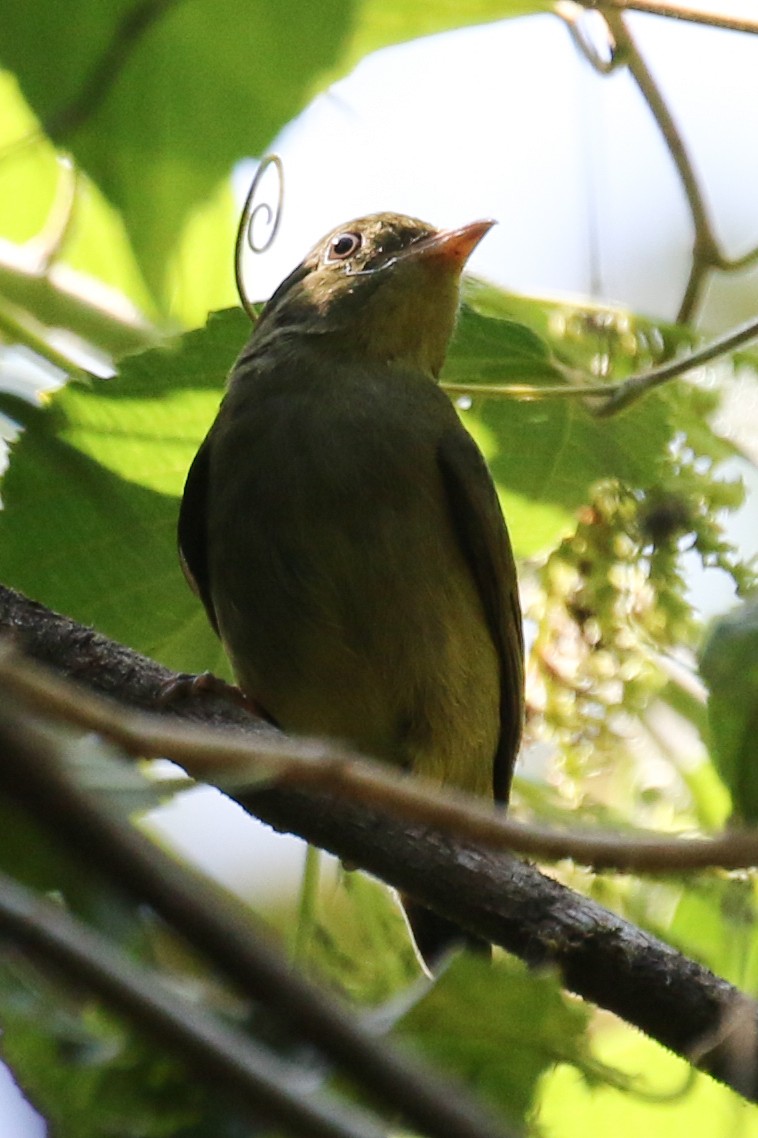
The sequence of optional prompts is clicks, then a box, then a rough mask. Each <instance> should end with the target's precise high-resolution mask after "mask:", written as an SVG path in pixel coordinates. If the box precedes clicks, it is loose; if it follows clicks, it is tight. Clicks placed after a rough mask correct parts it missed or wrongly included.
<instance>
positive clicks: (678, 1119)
mask: <svg viewBox="0 0 758 1138" xmlns="http://www.w3.org/2000/svg"><path fill="white" fill-rule="evenodd" d="M593 1050H594V1051H595V1052H596V1053H597V1054H598V1055H599V1058H600V1059H601V1060H602V1061H603V1062H605V1063H608V1064H612V1065H613V1066H615V1067H618V1068H620V1071H621V1072H622V1073H625V1074H626V1078H627V1079H628V1081H629V1085H630V1086H631V1087H632V1088H634V1089H632V1090H631V1091H630V1090H623V1089H618V1088H616V1087H614V1086H612V1085H610V1086H603V1085H598V1083H597V1082H596V1081H594V1080H593V1081H588V1080H586V1079H583V1078H582V1076H581V1074H580V1073H579V1072H578V1071H576V1070H575V1069H573V1068H571V1067H569V1066H561V1067H559V1068H558V1069H557V1070H556V1071H555V1072H554V1073H553V1074H551V1075H549V1076H548V1077H547V1078H546V1079H545V1080H544V1083H543V1085H542V1087H541V1089H540V1100H539V1108H538V1109H539V1121H540V1132H541V1133H543V1134H546V1135H550V1138H586V1136H587V1135H613V1138H639V1136H640V1135H663V1134H665V1135H666V1138H716V1136H717V1135H723V1136H724V1138H726V1136H727V1135H729V1136H730V1138H736V1136H737V1135H739V1136H740V1138H757V1136H758V1111H756V1109H755V1107H754V1106H751V1105H750V1104H748V1103H746V1102H745V1101H744V1099H741V1098H740V1097H739V1095H737V1094H735V1093H734V1092H733V1091H730V1090H728V1089H727V1088H726V1087H724V1086H721V1085H720V1084H719V1083H717V1082H716V1081H715V1080H714V1079H711V1078H709V1077H708V1076H707V1075H702V1074H693V1071H692V1068H691V1067H689V1066H688V1064H687V1063H686V1062H685V1060H683V1059H679V1058H678V1057H677V1056H676V1055H672V1054H671V1052H670V1051H667V1050H666V1048H665V1047H661V1046H660V1044H657V1043H654V1042H653V1041H652V1040H650V1039H647V1038H646V1037H645V1036H643V1035H641V1034H640V1033H639V1032H638V1031H637V1030H635V1029H633V1028H629V1027H624V1026H621V1025H618V1024H613V1025H612V1026H611V1027H608V1026H607V1024H603V1023H602V1021H601V1022H600V1023H598V1029H597V1030H596V1031H595V1033H594V1043H593Z"/></svg>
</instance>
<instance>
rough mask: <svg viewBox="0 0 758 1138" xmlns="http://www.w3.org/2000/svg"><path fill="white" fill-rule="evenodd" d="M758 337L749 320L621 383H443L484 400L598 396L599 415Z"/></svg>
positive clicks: (451, 391)
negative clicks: (682, 354)
mask: <svg viewBox="0 0 758 1138" xmlns="http://www.w3.org/2000/svg"><path fill="white" fill-rule="evenodd" d="M757 338H758V318H755V319H752V320H747V321H746V322H745V323H744V324H739V325H738V326H737V327H736V328H732V329H730V330H729V331H728V332H725V333H724V335H723V336H718V337H717V338H716V339H715V340H710V341H709V342H708V343H707V344H704V345H703V347H702V348H698V349H697V350H696V351H694V352H688V353H687V355H685V356H680V357H679V358H678V359H675V360H669V361H667V362H666V363H663V364H659V366H658V367H653V368H648V370H647V371H640V372H637V373H636V374H635V375H630V376H627V378H626V379H622V380H620V381H619V382H618V383H593V384H570V383H567V384H564V385H556V384H546V385H545V386H544V387H537V386H533V385H531V384H528V383H500V384H498V383H449V382H447V381H443V382H442V384H441V386H442V387H444V389H445V391H447V392H449V394H450V395H471V396H474V397H478V398H481V399H523V400H525V401H526V400H531V401H535V400H540V399H556V398H558V399H561V398H562V399H587V398H591V399H593V400H594V399H598V400H600V402H598V403H596V404H595V405H594V406H593V408H592V410H593V413H594V414H595V415H599V416H605V415H613V414H615V413H616V412H617V411H621V410H622V409H623V408H625V407H628V406H629V405H630V404H631V403H634V402H635V401H636V400H637V399H639V398H641V397H642V396H643V395H645V394H647V392H649V391H652V390H654V388H656V387H660V386H661V385H662V384H664V383H668V382H669V381H670V380H672V379H678V378H679V377H680V376H682V375H685V374H686V373H687V372H688V371H693V370H694V369H695V368H698V367H702V366H703V364H707V363H711V362H712V361H713V360H716V359H719V358H720V357H721V356H727V355H729V353H730V352H734V351H736V350H737V348H740V347H742V346H743V344H747V343H749V342H750V341H751V340H755V339H757Z"/></svg>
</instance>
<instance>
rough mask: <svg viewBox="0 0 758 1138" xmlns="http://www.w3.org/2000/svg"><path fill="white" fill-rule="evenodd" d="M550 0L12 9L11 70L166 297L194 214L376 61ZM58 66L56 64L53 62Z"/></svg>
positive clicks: (6, 17) (31, 5) (88, 4)
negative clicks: (371, 57) (331, 92)
mask: <svg viewBox="0 0 758 1138" xmlns="http://www.w3.org/2000/svg"><path fill="white" fill-rule="evenodd" d="M542 7H544V4H542V3H540V2H539V0H532V2H525V0H478V2H477V3H476V4H474V5H468V4H466V3H463V2H462V0H444V2H443V3H439V2H437V0H435V2H434V3H431V2H430V0H414V3H412V4H410V5H409V4H407V3H405V0H394V2H389V3H388V2H387V0H381V3H380V2H378V0H365V2H364V3H360V0H321V2H320V3H319V4H312V3H310V2H309V0H257V2H255V3H253V2H247V0H184V2H182V3H177V2H176V0H155V2H154V3H152V4H149V3H140V2H139V0H110V2H109V3H102V2H101V0H69V2H68V3H66V4H50V3H47V2H46V0H26V2H25V3H23V4H19V3H14V2H12V0H0V61H1V62H2V64H3V65H4V66H6V67H7V68H9V69H10V70H13V71H15V72H16V74H17V75H18V78H19V81H20V84H21V87H22V90H23V91H24V94H25V96H26V98H27V99H28V101H29V104H30V106H31V107H32V109H33V111H34V112H35V114H36V115H37V116H38V118H39V119H40V121H41V123H42V125H43V128H44V129H45V130H46V131H47V132H48V134H49V135H50V137H51V138H52V140H53V141H54V142H55V143H56V144H57V145H59V146H60V147H61V148H63V149H65V150H68V151H70V152H71V153H72V154H73V155H74V157H75V159H76V161H77V162H78V163H79V165H80V166H81V167H82V168H83V169H84V170H85V171H86V172H87V173H88V174H89V175H90V176H91V177H92V178H93V179H94V181H95V182H96V183H97V185H98V186H99V187H100V189H101V190H103V191H104V192H105V194H106V196H107V197H108V198H109V199H110V201H111V202H112V203H113V204H114V205H115V206H116V207H117V208H118V209H119V210H120V212H121V213H122V215H123V218H124V222H125V224H126V228H127V231H128V233H129V235H130V237H131V240H132V243H133V245H134V248H135V250H136V252H137V255H138V258H139V261H140V264H141V266H142V269H143V272H144V273H145V276H146V278H147V280H148V281H149V283H150V284H151V286H152V287H153V290H154V291H155V292H156V295H161V294H162V292H163V289H164V285H165V269H166V264H167V261H168V258H169V255H170V253H171V250H172V249H173V247H174V245H175V242H176V240H177V237H178V235H179V232H180V229H181V227H182V224H183V221H184V219H185V217H186V215H187V214H188V212H189V211H190V210H191V209H192V208H193V207H194V206H196V205H197V204H198V203H199V202H200V201H201V200H203V199H205V198H206V197H207V196H208V195H209V194H210V193H211V191H212V190H213V189H214V187H215V186H217V184H218V183H219V181H220V180H221V179H222V178H224V177H225V176H227V175H228V174H229V172H230V170H231V168H232V166H233V164H234V163H235V162H236V161H237V160H238V159H240V158H242V157H244V156H247V155H254V154H260V153H262V152H263V151H264V150H265V149H266V148H267V147H268V146H269V145H270V143H271V141H272V139H273V138H274V136H275V135H276V134H277V133H278V131H279V130H280V129H281V128H282V127H283V126H284V125H285V123H287V122H288V121H289V120H290V119H291V118H293V117H294V116H295V115H296V114H297V113H298V112H299V111H300V110H302V108H303V107H304V106H305V104H306V103H307V101H308V99H309V98H310V97H311V96H312V95H313V94H314V92H315V91H316V90H317V89H318V87H319V86H323V85H324V83H325V82H326V81H327V78H328V77H333V76H335V75H338V74H340V73H344V72H345V70H347V68H348V67H350V66H352V65H353V63H354V62H356V60H357V59H358V58H360V56H361V55H362V54H364V53H365V52H366V51H369V50H372V49H374V48H377V47H381V46H384V45H386V44H391V43H396V42H399V41H401V40H407V39H411V38H413V37H416V36H420V35H425V34H428V33H430V32H436V31H442V30H444V29H447V28H454V27H460V26H464V25H468V24H474V23H483V22H487V21H492V20H496V19H500V18H502V17H504V16H509V15H513V14H514V13H516V12H523V11H526V10H537V9H540V8H542ZM51 61H54V64H53V63H52V62H51Z"/></svg>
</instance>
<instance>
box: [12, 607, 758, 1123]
mask: <svg viewBox="0 0 758 1138" xmlns="http://www.w3.org/2000/svg"><path fill="white" fill-rule="evenodd" d="M14 596H15V595H14V594H12V593H10V592H9V591H4V592H3V593H2V594H0V625H6V626H9V625H10V626H12V627H14V628H15V630H16V632H17V634H18V635H19V637H20V638H21V640H22V643H24V644H25V647H26V649H27V651H29V652H30V654H32V655H34V656H36V657H37V658H38V659H44V660H45V661H46V662H47V663H49V664H52V665H53V666H54V667H57V669H58V670H62V671H64V672H65V673H67V674H69V675H71V674H72V673H73V674H77V675H78V677H79V678H80V679H81V680H82V681H83V682H84V683H85V684H89V685H90V686H94V687H97V688H98V689H99V690H100V691H103V690H107V691H110V692H111V693H113V694H118V695H120V697H121V698H122V699H123V700H124V701H125V702H131V703H133V704H138V705H141V706H145V704H146V702H149V701H150V699H151V698H154V693H155V690H156V686H157V684H159V683H160V682H162V680H163V679H165V678H167V673H166V672H165V670H164V669H161V668H159V666H157V665H155V664H153V663H152V662H150V661H146V660H145V659H144V658H142V657H139V656H137V655H136V654H134V653H131V652H129V650H128V649H126V648H124V647H122V646H119V645H113V644H112V643H110V642H109V641H107V640H106V639H105V638H104V637H99V636H97V635H96V634H94V633H92V632H90V631H88V630H86V629H82V628H81V626H78V625H76V624H75V623H74V622H72V621H67V620H65V618H61V617H55V616H50V614H48V613H47V610H45V609H44V608H42V606H38V605H34V604H33V603H32V602H28V601H25V600H24V599H23V598H17V597H16V598H15V600H14ZM48 622H49V627H48ZM151 692H152V697H151V694H150V693H151ZM177 710H179V709H177ZM191 714H192V716H193V717H194V718H195V719H197V718H199V717H200V716H201V715H202V704H201V703H200V702H198V703H197V704H196V705H195V706H194V707H193V708H192V711H191ZM211 714H212V715H214V716H215V718H216V722H219V721H224V720H225V719H226V720H227V722H238V723H240V722H243V721H244V719H245V718H246V717H245V716H244V713H243V712H241V711H239V710H237V709H235V708H230V709H229V715H228V718H227V716H226V715H225V714H224V712H223V710H222V709H219V708H218V707H217V708H215V709H214V710H213V711H212V713H211ZM248 724H250V720H249V719H248ZM249 729H250V727H249V726H248V730H249ZM235 797H237V799H238V800H239V801H241V802H242V804H243V805H244V806H245V808H246V809H248V810H250V812H251V813H254V814H256V815H257V816H258V817H260V818H262V819H263V820H264V821H267V822H268V823H269V824H271V825H273V826H275V827H276V828H278V829H281V830H288V831H292V832H294V833H298V834H300V835H301V836H302V837H304V838H306V839H307V840H308V841H312V842H314V843H315V844H318V845H321V846H322V847H323V848H325V849H328V850H330V851H332V852H333V853H335V854H337V855H338V856H339V857H341V858H343V859H345V860H347V861H350V862H353V863H357V864H359V865H361V866H363V867H364V868H366V869H368V870H369V871H370V872H372V873H375V874H376V875H377V876H379V877H380V878H382V879H383V880H385V881H388V882H390V883H391V884H393V885H395V886H397V887H398V888H400V889H401V890H403V891H404V892H407V893H409V894H410V895H411V896H414V897H416V898H418V899H419V900H420V901H422V902H424V903H425V904H428V905H429V906H430V907H432V908H434V909H436V910H437V911H439V912H442V913H445V914H446V915H448V916H451V917H453V918H454V919H455V920H456V921H458V922H459V923H461V924H462V925H464V926H465V927H467V928H469V929H470V930H471V931H472V932H474V933H476V934H478V935H480V936H484V937H486V938H488V939H490V940H492V941H493V942H495V943H497V944H500V945H502V946H503V947H505V948H507V949H508V950H509V951H511V952H513V953H515V954H516V955H518V956H520V957H521V958H522V959H524V960H526V961H527V962H528V963H530V964H532V965H552V966H555V967H557V968H559V969H560V971H561V973H562V975H563V977H564V980H565V982H566V984H567V986H568V987H569V988H571V989H572V990H573V991H574V992H577V993H578V994H580V995H582V996H584V997H585V998H586V999H588V1000H592V1001H593V1002H595V1003H597V1004H599V1005H600V1006H602V1007H605V1008H608V1009H609V1010H611V1011H614V1012H615V1013H616V1014H618V1015H620V1016H621V1017H623V1018H624V1019H626V1020H627V1021H628V1022H629V1023H631V1024H634V1025H635V1026H637V1027H639V1028H640V1029H641V1030H643V1031H645V1032H646V1033H647V1034H648V1035H650V1036H652V1037H653V1038H655V1039H657V1040H659V1041H660V1042H662V1043H664V1044H665V1045H666V1046H668V1047H670V1048H672V1049H673V1050H674V1051H676V1052H678V1053H679V1054H680V1055H683V1056H685V1057H687V1058H688V1059H690V1060H691V1061H692V1062H693V1063H696V1064H697V1065H698V1066H700V1067H701V1068H702V1069H704V1070H707V1071H709V1072H711V1073H712V1074H713V1075H715V1076H716V1077H717V1078H719V1079H721V1080H722V1081H724V1082H726V1083H727V1084H729V1085H730V1086H732V1087H734V1088H735V1089H737V1090H739V1091H740V1093H742V1094H743V1095H745V1096H746V1097H747V1098H750V1099H752V1100H755V1101H758V1031H757V1030H756V1028H757V1025H758V1019H757V1016H756V1012H757V1009H756V1005H755V1004H754V1003H753V1002H752V1001H750V1000H747V999H746V997H744V996H743V995H741V993H740V992H739V991H738V990H736V989H735V988H733V987H732V986H731V985H730V984H728V983H726V981H724V980H721V979H719V978H718V977H715V976H714V975H713V974H712V973H710V972H709V971H708V970H707V969H705V968H702V967H701V966H700V965H698V964H696V963H695V962H694V961H691V960H688V959H687V958H686V957H684V956H682V955H681V954H680V953H678V952H677V951H675V950H674V949H673V948H671V947H669V946H668V945H665V944H663V943H662V942H661V941H659V940H657V939H656V938H654V937H652V936H650V935H648V934H647V933H644V932H642V931H641V930H639V929H637V928H635V926H633V925H630V924H629V923H628V922H626V921H624V920H622V919H621V918H619V917H617V916H615V915H613V914H611V913H609V912H608V911H607V910H605V909H603V908H602V907H601V906H599V905H596V904H595V903H594V902H592V901H589V900H587V899H586V898H582V897H580V896H578V895H577V894H575V893H572V892H571V891H570V890H568V889H566V888H564V887H563V886H561V885H559V884H558V883H557V882H555V881H553V880H551V879H550V878H547V877H545V876H544V875H543V874H541V873H539V872H538V871H537V870H536V869H535V868H533V867H532V866H529V865H525V864H523V863H521V862H520V861H519V860H518V859H517V858H515V857H513V856H512V855H510V854H508V853H497V852H494V851H484V850H483V849H482V848H481V847H480V846H477V845H475V844H472V843H471V842H467V841H464V840H461V839H453V838H451V837H449V836H445V835H442V834H440V833H439V832H435V831H434V830H430V829H429V828H428V827H425V826H421V825H417V824H415V825H414V824H411V823H409V822H407V821H403V820H399V819H397V818H394V817H392V816H391V815H390V814H388V813H387V812H386V811H380V810H377V809H372V808H371V807H370V806H368V805H366V804H365V803H361V804H354V803H350V802H346V801H345V800H344V799H340V798H339V797H337V796H335V795H334V794H327V793H324V792H316V791H313V790H309V791H302V790H296V789H295V790H293V789H288V788H284V789H283V788H272V789H267V790H265V791H258V792H257V793H249V794H237V795H235Z"/></svg>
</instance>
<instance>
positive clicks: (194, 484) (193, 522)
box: [178, 436, 218, 633]
mask: <svg viewBox="0 0 758 1138" xmlns="http://www.w3.org/2000/svg"><path fill="white" fill-rule="evenodd" d="M209 479H210V436H207V437H206V439H205V441H204V443H203V444H202V446H201V447H200V450H199V451H198V452H197V454H196V455H195V458H194V460H193V462H192V466H191V467H190V469H189V474H188V475H187V481H186V482H185V484H184V496H183V497H182V504H181V507H180V509H179V525H178V539H179V559H180V561H181V565H182V569H183V570H184V576H185V577H186V578H187V581H188V583H189V586H190V588H191V589H192V591H193V592H195V593H197V595H198V596H199V597H200V600H201V601H202V602H203V604H204V605H205V611H206V612H207V613H208V619H209V620H210V622H211V624H212V625H213V629H214V631H215V632H216V633H218V621H217V620H216V613H215V612H214V609H213V601H212V600H211V586H210V573H209V569H208V520H207V511H208V488H209Z"/></svg>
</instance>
